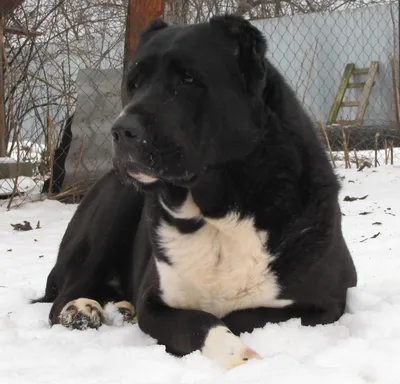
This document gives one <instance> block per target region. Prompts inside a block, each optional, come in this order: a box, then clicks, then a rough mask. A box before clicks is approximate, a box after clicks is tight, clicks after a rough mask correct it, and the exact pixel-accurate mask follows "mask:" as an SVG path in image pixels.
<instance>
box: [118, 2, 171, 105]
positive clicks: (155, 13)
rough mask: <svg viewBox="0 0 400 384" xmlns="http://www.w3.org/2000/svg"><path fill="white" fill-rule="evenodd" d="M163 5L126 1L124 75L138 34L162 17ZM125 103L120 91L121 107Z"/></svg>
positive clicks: (124, 95)
mask: <svg viewBox="0 0 400 384" xmlns="http://www.w3.org/2000/svg"><path fill="white" fill-rule="evenodd" d="M164 3H165V0H128V12H127V17H126V29H125V47H124V74H125V70H126V68H127V65H128V63H129V60H130V58H131V57H132V56H133V54H134V53H135V49H136V45H137V43H138V41H139V36H140V32H141V31H142V30H143V29H144V28H145V27H146V26H147V24H148V23H149V22H150V21H151V20H153V19H155V18H157V17H162V16H163V15H164ZM124 77H125V76H124ZM126 102H127V96H126V94H125V91H124V89H122V105H123V106H125V105H126Z"/></svg>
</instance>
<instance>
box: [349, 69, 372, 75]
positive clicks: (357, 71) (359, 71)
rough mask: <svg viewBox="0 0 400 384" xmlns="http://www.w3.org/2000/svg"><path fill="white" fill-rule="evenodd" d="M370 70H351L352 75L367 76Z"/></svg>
mask: <svg viewBox="0 0 400 384" xmlns="http://www.w3.org/2000/svg"><path fill="white" fill-rule="evenodd" d="M369 70H370V68H355V69H354V70H353V75H366V74H368V72H369Z"/></svg>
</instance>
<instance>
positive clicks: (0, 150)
mask: <svg viewBox="0 0 400 384" xmlns="http://www.w3.org/2000/svg"><path fill="white" fill-rule="evenodd" d="M4 24H5V18H4V14H3V13H0V157H5V156H6V152H7V146H6V114H5V105H4V104H5V100H4V71H3V64H4V60H3V55H4Z"/></svg>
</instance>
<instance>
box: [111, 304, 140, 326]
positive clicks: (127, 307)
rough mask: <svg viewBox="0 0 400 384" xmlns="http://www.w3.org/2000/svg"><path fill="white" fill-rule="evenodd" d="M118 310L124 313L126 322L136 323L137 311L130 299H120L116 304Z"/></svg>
mask: <svg viewBox="0 0 400 384" xmlns="http://www.w3.org/2000/svg"><path fill="white" fill-rule="evenodd" d="M114 305H115V306H116V308H117V309H118V312H119V313H120V314H121V315H122V317H123V321H124V323H132V324H133V323H136V322H137V319H136V311H135V308H134V307H133V305H132V304H131V303H130V302H128V301H119V302H118V303H115V304H114Z"/></svg>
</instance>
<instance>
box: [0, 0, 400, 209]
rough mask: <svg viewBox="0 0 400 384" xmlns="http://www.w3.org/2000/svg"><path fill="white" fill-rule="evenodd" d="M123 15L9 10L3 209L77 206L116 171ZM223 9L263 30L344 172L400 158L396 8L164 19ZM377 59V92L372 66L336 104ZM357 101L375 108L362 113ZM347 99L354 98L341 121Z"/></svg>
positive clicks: (262, 8) (294, 5) (51, 1)
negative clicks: (45, 203) (349, 70)
mask: <svg viewBox="0 0 400 384" xmlns="http://www.w3.org/2000/svg"><path fill="white" fill-rule="evenodd" d="M11 3H12V2H11ZM11 3H10V4H11ZM78 10H79V12H78ZM126 10H127V1H126V0H102V1H94V0H79V1H78V0H69V1H63V0H45V1H44V0H39V1H38V0H26V1H24V2H21V1H16V2H15V6H13V7H11V8H10V9H6V10H5V9H4V10H3V12H1V25H0V30H1V36H2V37H1V39H0V49H1V51H2V52H3V55H2V58H3V60H2V67H3V72H2V79H0V93H1V94H2V96H3V98H4V102H2V101H1V100H2V98H1V96H0V104H1V105H4V112H3V113H2V108H1V105H0V120H1V121H3V123H0V142H2V143H4V144H3V147H4V148H3V151H1V150H0V152H2V153H0V205H7V206H15V205H18V204H20V203H21V202H24V201H31V200H34V199H41V198H52V199H55V198H57V199H64V200H65V201H72V202H77V201H79V199H80V198H81V197H82V195H83V194H84V193H85V191H86V190H87V188H88V187H89V186H90V185H91V184H92V183H93V182H94V181H95V180H96V179H98V178H99V177H100V176H101V175H102V174H103V173H104V172H106V171H107V170H108V169H110V168H111V141H110V125H111V123H112V121H113V120H114V119H115V117H116V116H117V115H118V113H119V111H120V110H121V91H120V88H121V79H122V63H123V55H124V33H125V21H126ZM223 13H235V14H240V15H243V16H244V17H246V18H248V19H250V20H251V21H252V23H253V24H254V25H255V26H257V27H258V28H259V29H260V30H261V31H262V32H263V33H264V34H265V36H266V38H267V42H268V58H269V59H270V60H271V61H272V62H273V63H274V64H275V65H276V66H277V67H278V68H279V69H280V70H281V71H282V73H283V74H284V75H285V77H286V79H287V81H288V82H289V84H290V85H291V86H292V87H293V88H294V89H295V90H296V92H297V94H298V97H299V99H300V100H301V101H302V103H303V104H304V106H305V107H306V109H307V111H308V112H309V113H310V115H311V116H312V118H313V119H314V121H315V123H316V127H317V130H318V133H319V134H320V137H321V140H322V141H323V143H324V144H325V145H326V149H327V151H328V153H329V156H330V158H331V159H332V162H333V165H334V166H335V167H353V168H355V167H357V168H360V167H363V166H372V167H375V166H382V165H385V164H399V163H400V149H399V148H400V128H399V110H398V105H399V80H398V66H399V65H398V64H399V62H398V61H399V52H398V47H399V39H398V37H399V8H398V4H397V3H396V4H395V3H393V2H391V1H381V2H378V3H377V2H368V3H364V2H363V1H360V0H355V1H353V0H352V1H338V0H310V1H306V2H304V1H280V0H276V1H275V0H273V1H270V0H269V1H263V0H257V1H254V0H245V1H240V0H219V1H215V0H190V1H188V0H169V1H167V2H166V5H165V19H166V20H167V21H169V22H173V23H175V24H188V23H198V22H202V21H205V20H208V19H209V18H210V17H211V16H212V15H216V14H223ZM374 62H376V63H377V72H376V75H375V76H374V77H373V79H372V80H371V79H370V80H371V84H372V87H370V89H369V91H368V90H367V91H366V89H365V88H366V87H365V85H362V84H363V83H366V82H368V78H369V77H371V73H354V74H351V78H350V80H349V82H350V83H352V84H356V86H352V88H350V89H346V91H345V93H344V94H343V95H342V96H343V97H342V98H341V99H340V98H339V99H340V100H339V104H338V100H337V98H338V91H339V90H340V86H341V81H342V77H343V75H344V74H345V69H346V66H347V65H348V64H354V69H356V70H357V69H363V68H371V67H372V66H373V63H374ZM359 72H360V71H359ZM361 72H362V71H361ZM1 80H2V81H1ZM357 84H358V85H357ZM2 89H4V91H3V92H2ZM366 94H368V97H367V98H366V97H365V95H366ZM339 96H340V95H339ZM335 101H336V104H335ZM349 102H350V104H351V102H353V104H354V105H349ZM356 102H362V104H364V105H365V106H366V108H365V111H364V113H363V114H360V111H359V109H360V106H359V105H355V103H356ZM340 103H344V104H345V105H344V106H343V105H342V107H341V108H339V109H337V108H336V109H337V110H336V111H335V112H337V113H336V114H334V116H333V117H334V118H333V119H332V110H333V109H334V108H333V107H334V105H336V107H337V106H338V105H339V106H340ZM346 103H347V104H348V105H346ZM361 115H362V116H361ZM2 116H3V118H2ZM360 116H361V117H362V118H361V119H360ZM0 149H1V146H0Z"/></svg>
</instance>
